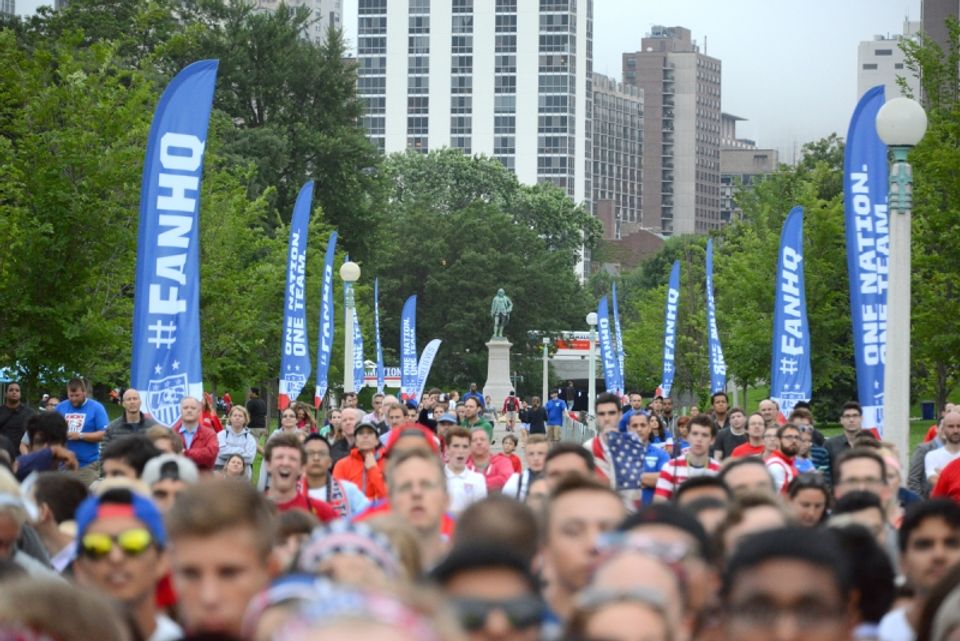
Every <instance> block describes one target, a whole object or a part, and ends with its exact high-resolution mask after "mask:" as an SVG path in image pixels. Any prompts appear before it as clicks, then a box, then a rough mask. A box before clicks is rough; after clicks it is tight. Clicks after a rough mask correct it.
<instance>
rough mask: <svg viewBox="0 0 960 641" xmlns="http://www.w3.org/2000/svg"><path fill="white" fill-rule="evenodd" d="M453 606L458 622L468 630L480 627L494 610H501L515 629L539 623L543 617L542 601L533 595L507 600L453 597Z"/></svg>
mask: <svg viewBox="0 0 960 641" xmlns="http://www.w3.org/2000/svg"><path fill="white" fill-rule="evenodd" d="M453 608H454V611H455V612H456V613H457V615H458V618H459V620H460V624H461V625H462V626H463V628H464V629H465V630H467V631H468V632H470V631H476V630H480V629H482V628H483V627H484V626H485V625H486V624H487V619H488V618H489V617H490V613H491V612H493V611H494V610H500V611H501V612H503V614H504V616H506V617H507V620H508V621H509V622H510V626H511V627H513V629H515V630H520V629H523V628H529V627H531V626H534V625H539V624H540V621H541V619H542V617H543V602H542V601H541V600H540V599H537V598H534V597H521V598H517V599H509V600H496V599H453Z"/></svg>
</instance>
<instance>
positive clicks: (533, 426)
mask: <svg viewBox="0 0 960 641" xmlns="http://www.w3.org/2000/svg"><path fill="white" fill-rule="evenodd" d="M521 416H522V418H523V420H524V422H526V423H529V424H530V433H531V434H546V433H547V428H546V423H547V410H546V409H544V407H543V406H542V405H541V406H540V407H531V408H530V409H528V410H527V411H525V412H523V414H522V415H521Z"/></svg>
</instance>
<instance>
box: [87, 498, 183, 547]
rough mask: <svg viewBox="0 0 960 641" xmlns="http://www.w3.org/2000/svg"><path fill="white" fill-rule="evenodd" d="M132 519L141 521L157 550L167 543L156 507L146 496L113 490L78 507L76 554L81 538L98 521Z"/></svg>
mask: <svg viewBox="0 0 960 641" xmlns="http://www.w3.org/2000/svg"><path fill="white" fill-rule="evenodd" d="M122 516H132V517H133V518H135V519H137V520H139V521H142V522H143V524H144V525H146V526H147V529H148V530H149V531H150V536H152V537H153V540H154V542H155V543H156V544H157V546H158V547H161V548H162V547H164V546H165V545H166V544H167V531H166V530H165V529H164V527H163V517H162V516H161V515H160V510H158V509H157V506H156V504H154V502H153V501H151V500H150V499H148V498H147V497H145V496H142V495H140V494H137V493H136V492H131V491H130V490H129V489H127V488H115V489H113V490H109V491H108V492H105V493H104V494H103V495H101V496H90V497H88V498H87V499H86V500H85V501H84V502H83V503H81V504H80V507H78V508H77V513H76V522H77V552H78V553H79V552H80V549H81V546H82V545H83V543H82V541H83V535H84V534H86V533H87V530H88V529H90V524H91V523H93V522H94V521H96V520H97V519H108V518H111V517H112V518H116V517H122Z"/></svg>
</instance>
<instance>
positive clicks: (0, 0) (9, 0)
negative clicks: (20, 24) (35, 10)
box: [0, 0, 17, 18]
mask: <svg viewBox="0 0 960 641" xmlns="http://www.w3.org/2000/svg"><path fill="white" fill-rule="evenodd" d="M15 15H17V5H16V2H15V0H0V16H8V17H10V18H12V17H13V16H15Z"/></svg>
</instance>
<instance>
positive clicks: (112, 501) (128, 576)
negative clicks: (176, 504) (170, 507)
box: [74, 488, 183, 641]
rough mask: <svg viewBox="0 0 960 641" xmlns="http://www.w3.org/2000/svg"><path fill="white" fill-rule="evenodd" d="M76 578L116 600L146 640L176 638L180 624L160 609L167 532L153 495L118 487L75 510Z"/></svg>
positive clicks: (158, 640) (168, 640) (87, 501)
mask: <svg viewBox="0 0 960 641" xmlns="http://www.w3.org/2000/svg"><path fill="white" fill-rule="evenodd" d="M76 520H77V559H76V562H75V564H74V569H75V572H76V577H77V581H78V582H79V583H80V585H81V586H86V587H89V588H92V589H94V590H96V591H98V592H101V593H102V594H104V595H106V596H108V597H110V598H112V599H114V600H116V601H117V602H118V603H119V604H120V605H121V606H122V607H123V608H124V609H125V610H126V612H127V614H128V615H129V617H130V619H131V620H132V621H134V622H135V624H136V626H137V631H138V632H139V636H140V637H141V638H143V639H147V640H148V641H173V640H174V639H179V638H181V637H182V636H183V631H182V630H181V629H180V627H179V626H178V625H177V624H176V623H174V622H173V621H172V620H170V619H169V618H168V617H167V616H166V615H164V614H162V613H160V612H158V611H157V606H156V598H155V594H156V586H157V582H158V581H159V580H160V578H161V577H163V576H164V574H166V572H167V569H168V565H167V555H166V550H165V548H166V543H167V537H166V531H165V530H164V527H163V518H162V517H161V516H160V511H159V510H158V509H157V507H156V506H155V505H154V504H153V501H151V500H150V499H148V498H146V497H143V496H140V495H138V494H135V493H133V492H131V491H130V490H129V489H126V488H117V489H112V490H108V491H106V492H104V494H103V495H102V496H100V497H91V498H88V499H87V500H86V501H84V502H83V503H82V504H81V505H80V507H79V508H78V509H77V517H76Z"/></svg>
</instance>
